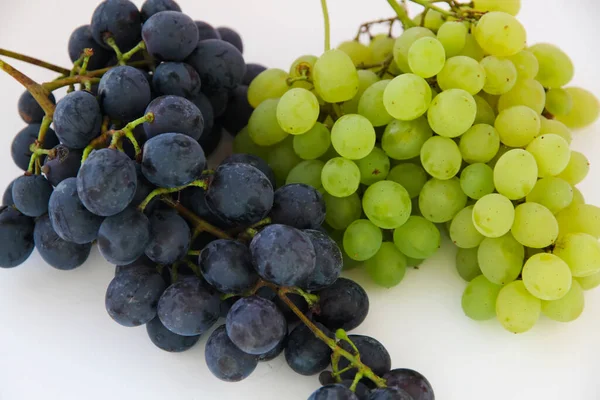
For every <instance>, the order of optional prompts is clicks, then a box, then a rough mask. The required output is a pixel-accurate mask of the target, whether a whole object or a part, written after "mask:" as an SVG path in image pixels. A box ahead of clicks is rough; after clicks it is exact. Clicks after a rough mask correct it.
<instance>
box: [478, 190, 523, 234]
mask: <svg viewBox="0 0 600 400" xmlns="http://www.w3.org/2000/svg"><path fill="white" fill-rule="evenodd" d="M514 217H515V210H514V207H513V205H512V203H511V202H510V200H509V199H507V198H506V197H504V196H503V195H501V194H497V193H493V194H488V195H485V196H483V197H482V198H481V199H479V200H477V203H475V206H474V209H473V224H474V225H475V228H476V229H477V230H478V231H479V232H480V233H481V234H483V235H484V236H486V237H491V238H496V237H500V236H502V235H504V234H505V233H507V232H508V231H509V230H510V228H511V226H512V225H513V221H514Z"/></svg>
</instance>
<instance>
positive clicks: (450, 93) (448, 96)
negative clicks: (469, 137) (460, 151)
mask: <svg viewBox="0 0 600 400" xmlns="http://www.w3.org/2000/svg"><path fill="white" fill-rule="evenodd" d="M475 115H477V104H476V103H475V100H474V99H473V96H471V95H470V94H469V93H468V92H465V91H464V90H462V89H449V90H446V91H443V92H442V93H440V94H438V95H437V96H436V97H435V99H433V101H432V102H431V106H430V107H429V112H428V113H427V120H428V122H429V125H430V126H431V129H433V131H434V132H435V133H437V134H438V135H440V136H445V137H450V138H453V137H457V136H460V135H462V134H463V133H465V132H466V131H467V130H468V129H469V128H470V127H471V125H473V122H474V121H475Z"/></svg>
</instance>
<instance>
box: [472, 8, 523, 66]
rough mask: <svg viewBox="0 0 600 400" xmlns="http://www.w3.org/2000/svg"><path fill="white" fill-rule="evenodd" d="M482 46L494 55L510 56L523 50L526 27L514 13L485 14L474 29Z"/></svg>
mask: <svg viewBox="0 0 600 400" xmlns="http://www.w3.org/2000/svg"><path fill="white" fill-rule="evenodd" d="M473 35H474V36H475V39H476V40H477V43H478V44H479V45H480V46H481V48H482V49H483V50H484V51H485V52H486V53H489V54H491V55H493V56H498V57H508V56H512V55H514V54H517V53H518V52H519V51H521V50H523V48H524V47H525V43H526V41H527V35H526V32H525V28H524V27H523V25H521V23H520V22H519V21H518V20H517V19H516V18H515V17H513V16H512V15H510V14H507V13H505V12H501V11H492V12H489V13H487V14H484V15H483V16H482V17H481V19H480V20H479V22H478V23H477V25H475V28H474V30H473Z"/></svg>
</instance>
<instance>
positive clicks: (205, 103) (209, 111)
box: [190, 92, 218, 151]
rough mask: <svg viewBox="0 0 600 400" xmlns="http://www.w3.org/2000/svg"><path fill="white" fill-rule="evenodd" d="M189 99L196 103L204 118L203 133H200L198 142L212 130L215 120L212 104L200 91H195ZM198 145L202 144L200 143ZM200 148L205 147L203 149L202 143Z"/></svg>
mask: <svg viewBox="0 0 600 400" xmlns="http://www.w3.org/2000/svg"><path fill="white" fill-rule="evenodd" d="M190 100H191V101H192V103H194V104H195V105H196V107H198V109H199V110H200V112H201V113H202V118H203V119H204V135H202V137H201V138H200V142H202V141H203V140H205V138H206V137H208V136H209V135H210V133H211V132H212V130H213V126H214V120H215V116H214V110H213V108H212V105H211V104H210V100H209V99H208V97H206V95H205V94H204V93H202V92H199V93H197V94H196V95H195V96H194V97H192V98H191V99H190ZM217 143H218V142H217ZM200 145H202V143H200ZM202 148H203V149H205V150H204V151H206V148H205V147H204V145H202Z"/></svg>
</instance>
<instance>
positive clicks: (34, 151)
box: [27, 115, 52, 175]
mask: <svg viewBox="0 0 600 400" xmlns="http://www.w3.org/2000/svg"><path fill="white" fill-rule="evenodd" d="M51 123H52V118H51V117H48V115H44V118H42V123H41V124H40V130H39V131H38V137H37V139H36V140H35V142H33V143H32V145H31V146H30V148H29V149H30V151H31V158H30V159H29V166H28V167H27V174H28V175H31V174H33V172H34V170H33V169H34V167H35V168H36V170H35V172H36V174H37V173H38V170H37V164H36V161H39V157H40V156H41V155H42V154H45V153H44V151H43V149H42V147H43V146H44V140H45V139H46V132H47V131H48V128H49V127H50V124H51Z"/></svg>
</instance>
